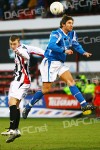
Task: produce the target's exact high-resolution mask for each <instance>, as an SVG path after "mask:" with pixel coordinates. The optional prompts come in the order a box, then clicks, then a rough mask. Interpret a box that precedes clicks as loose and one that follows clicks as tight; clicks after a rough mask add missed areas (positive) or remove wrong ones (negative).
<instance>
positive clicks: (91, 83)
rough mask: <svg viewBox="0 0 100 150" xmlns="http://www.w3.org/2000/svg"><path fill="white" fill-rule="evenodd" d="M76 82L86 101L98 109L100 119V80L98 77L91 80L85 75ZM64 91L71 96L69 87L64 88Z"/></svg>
mask: <svg viewBox="0 0 100 150" xmlns="http://www.w3.org/2000/svg"><path fill="white" fill-rule="evenodd" d="M75 81H76V85H77V87H78V88H79V89H80V91H81V92H82V94H83V96H84V98H85V99H86V101H87V102H88V103H93V104H94V105H95V106H96V107H97V109H96V115H97V116H98V117H100V78H99V77H96V78H92V79H91V80H89V79H88V78H87V77H86V76H85V75H78V76H76V79H75ZM63 90H64V92H65V93H66V94H67V95H71V92H70V89H69V87H68V86H66V87H64V89H63Z"/></svg>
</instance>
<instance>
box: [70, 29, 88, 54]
mask: <svg viewBox="0 0 100 150" xmlns="http://www.w3.org/2000/svg"><path fill="white" fill-rule="evenodd" d="M72 47H73V48H74V50H75V51H77V52H78V53H80V54H82V55H84V54H85V53H87V52H86V51H85V50H84V49H83V47H82V45H81V44H79V42H78V38H77V35H76V32H75V31H73V39H72Z"/></svg>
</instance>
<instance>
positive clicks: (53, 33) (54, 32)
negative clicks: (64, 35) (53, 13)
mask: <svg viewBox="0 0 100 150" xmlns="http://www.w3.org/2000/svg"><path fill="white" fill-rule="evenodd" d="M51 36H56V37H57V38H58V37H59V36H60V32H59V29H57V30H53V31H52V32H51Z"/></svg>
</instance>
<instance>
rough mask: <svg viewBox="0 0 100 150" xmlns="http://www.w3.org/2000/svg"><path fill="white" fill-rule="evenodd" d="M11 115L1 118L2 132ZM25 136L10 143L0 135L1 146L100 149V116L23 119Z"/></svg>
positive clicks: (31, 149) (17, 149) (4, 148)
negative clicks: (98, 117) (96, 117)
mask: <svg viewBox="0 0 100 150" xmlns="http://www.w3.org/2000/svg"><path fill="white" fill-rule="evenodd" d="M8 125H9V119H7V118H0V132H2V131H4V130H5V127H8ZM20 130H21V132H22V136H21V137H20V138H18V139H16V140H15V141H14V142H12V143H6V142H5V141H6V139H7V136H2V135H0V150H100V119H98V120H97V119H95V118H74V119H73V118H72V119H66V118H64V119H51V118H50V119H46V118H41V119H40V118H38V119H37V118H33V119H29V118H28V119H26V120H24V119H21V122H20Z"/></svg>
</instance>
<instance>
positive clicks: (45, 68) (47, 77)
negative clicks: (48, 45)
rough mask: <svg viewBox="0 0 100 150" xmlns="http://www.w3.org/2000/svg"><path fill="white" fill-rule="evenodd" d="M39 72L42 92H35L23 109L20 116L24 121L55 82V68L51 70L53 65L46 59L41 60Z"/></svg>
mask: <svg viewBox="0 0 100 150" xmlns="http://www.w3.org/2000/svg"><path fill="white" fill-rule="evenodd" d="M40 72H41V77H42V82H43V85H42V90H40V91H37V92H36V93H35V94H34V95H33V98H32V100H31V102H30V103H29V104H27V105H26V107H25V109H24V110H23V112H22V116H23V118H24V119H26V118H27V115H28V113H29V111H30V110H31V108H32V106H33V105H34V104H35V103H36V102H37V101H38V100H40V99H41V98H42V96H43V95H44V94H45V93H48V91H49V90H50V88H51V84H52V82H53V81H54V80H55V78H56V75H57V73H56V74H54V72H55V68H54V69H53V63H52V62H50V61H48V59H47V58H44V59H43V60H42V63H41V65H40Z"/></svg>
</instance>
